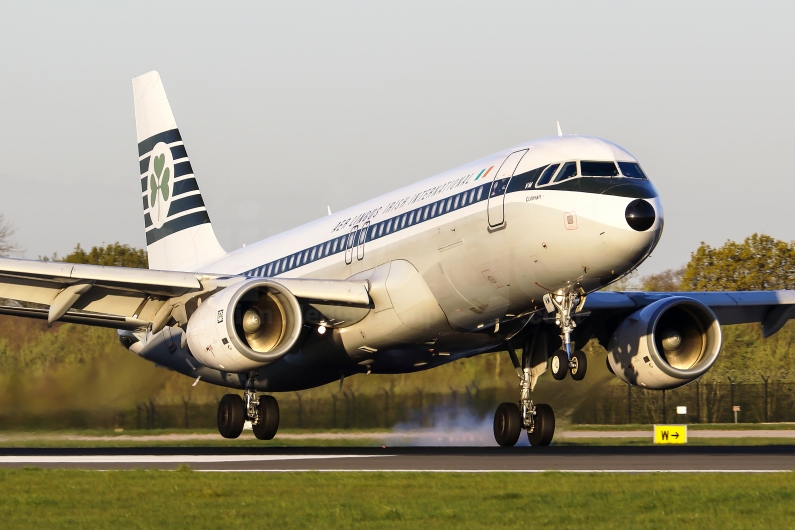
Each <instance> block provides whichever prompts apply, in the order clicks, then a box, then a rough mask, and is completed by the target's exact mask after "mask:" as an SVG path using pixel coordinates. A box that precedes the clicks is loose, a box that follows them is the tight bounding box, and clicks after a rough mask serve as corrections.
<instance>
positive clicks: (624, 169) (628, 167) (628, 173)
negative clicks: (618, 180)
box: [618, 162, 648, 179]
mask: <svg viewBox="0 0 795 530" xmlns="http://www.w3.org/2000/svg"><path fill="white" fill-rule="evenodd" d="M618 167H620V168H621V174H622V175H624V176H625V177H629V178H632V179H648V177H647V176H646V174H645V173H644V172H643V170H642V169H641V168H640V164H636V163H635V162H619V163H618Z"/></svg>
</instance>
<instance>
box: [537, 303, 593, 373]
mask: <svg viewBox="0 0 795 530" xmlns="http://www.w3.org/2000/svg"><path fill="white" fill-rule="evenodd" d="M584 304H585V296H581V295H580V294H578V293H575V292H568V293H560V292H558V294H552V293H550V294H545V295H544V305H545V306H546V308H547V311H549V312H550V313H552V312H553V311H554V312H555V324H557V325H558V326H559V327H560V331H561V335H560V338H561V339H562V340H563V349H562V350H558V351H556V352H555V353H553V354H552V356H551V357H550V358H549V361H550V362H549V368H550V371H551V372H552V377H554V378H555V379H557V380H558V381H560V380H562V379H565V378H566V373H567V372H569V371H571V378H572V379H574V380H575V381H582V379H583V378H584V377H585V371H586V370H587V367H588V363H587V360H586V358H585V353H584V352H582V351H580V350H577V351H572V343H571V333H572V332H573V331H574V328H576V327H577V324H576V323H575V322H574V319H573V318H572V314H574V313H576V312H577V311H579V310H580V309H582V306H583V305H584Z"/></svg>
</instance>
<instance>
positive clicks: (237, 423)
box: [218, 394, 246, 438]
mask: <svg viewBox="0 0 795 530" xmlns="http://www.w3.org/2000/svg"><path fill="white" fill-rule="evenodd" d="M244 423H246V405H245V404H244V403H243V398H241V397H240V396H238V395H237V394H227V395H225V396H224V397H222V398H221V402H220V403H218V432H220V433H221V436H223V437H224V438H237V437H238V436H240V433H241V432H243V424H244Z"/></svg>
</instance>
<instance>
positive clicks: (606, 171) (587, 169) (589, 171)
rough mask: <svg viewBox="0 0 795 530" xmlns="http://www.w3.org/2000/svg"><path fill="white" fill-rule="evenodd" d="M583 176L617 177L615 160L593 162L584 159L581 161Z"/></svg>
mask: <svg viewBox="0 0 795 530" xmlns="http://www.w3.org/2000/svg"><path fill="white" fill-rule="evenodd" d="M580 169H581V170H582V176H583V177H617V176H618V169H616V165H615V164H614V163H613V162H593V161H590V160H583V161H581V162H580Z"/></svg>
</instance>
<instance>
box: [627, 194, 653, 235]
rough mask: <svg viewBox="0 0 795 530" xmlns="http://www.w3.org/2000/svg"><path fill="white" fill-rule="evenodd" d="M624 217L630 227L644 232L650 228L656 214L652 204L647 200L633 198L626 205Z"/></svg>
mask: <svg viewBox="0 0 795 530" xmlns="http://www.w3.org/2000/svg"><path fill="white" fill-rule="evenodd" d="M624 218H625V219H626V220H627V224H628V225H629V226H630V228H632V229H633V230H636V231H638V232H645V231H646V230H648V229H649V228H651V226H652V225H653V224H654V221H655V220H656V218H657V216H656V214H655V213H654V206H652V205H651V204H650V203H649V202H648V201H644V200H643V199H635V200H634V201H632V202H631V203H629V204H628V205H627V209H626V211H625V212H624Z"/></svg>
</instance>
